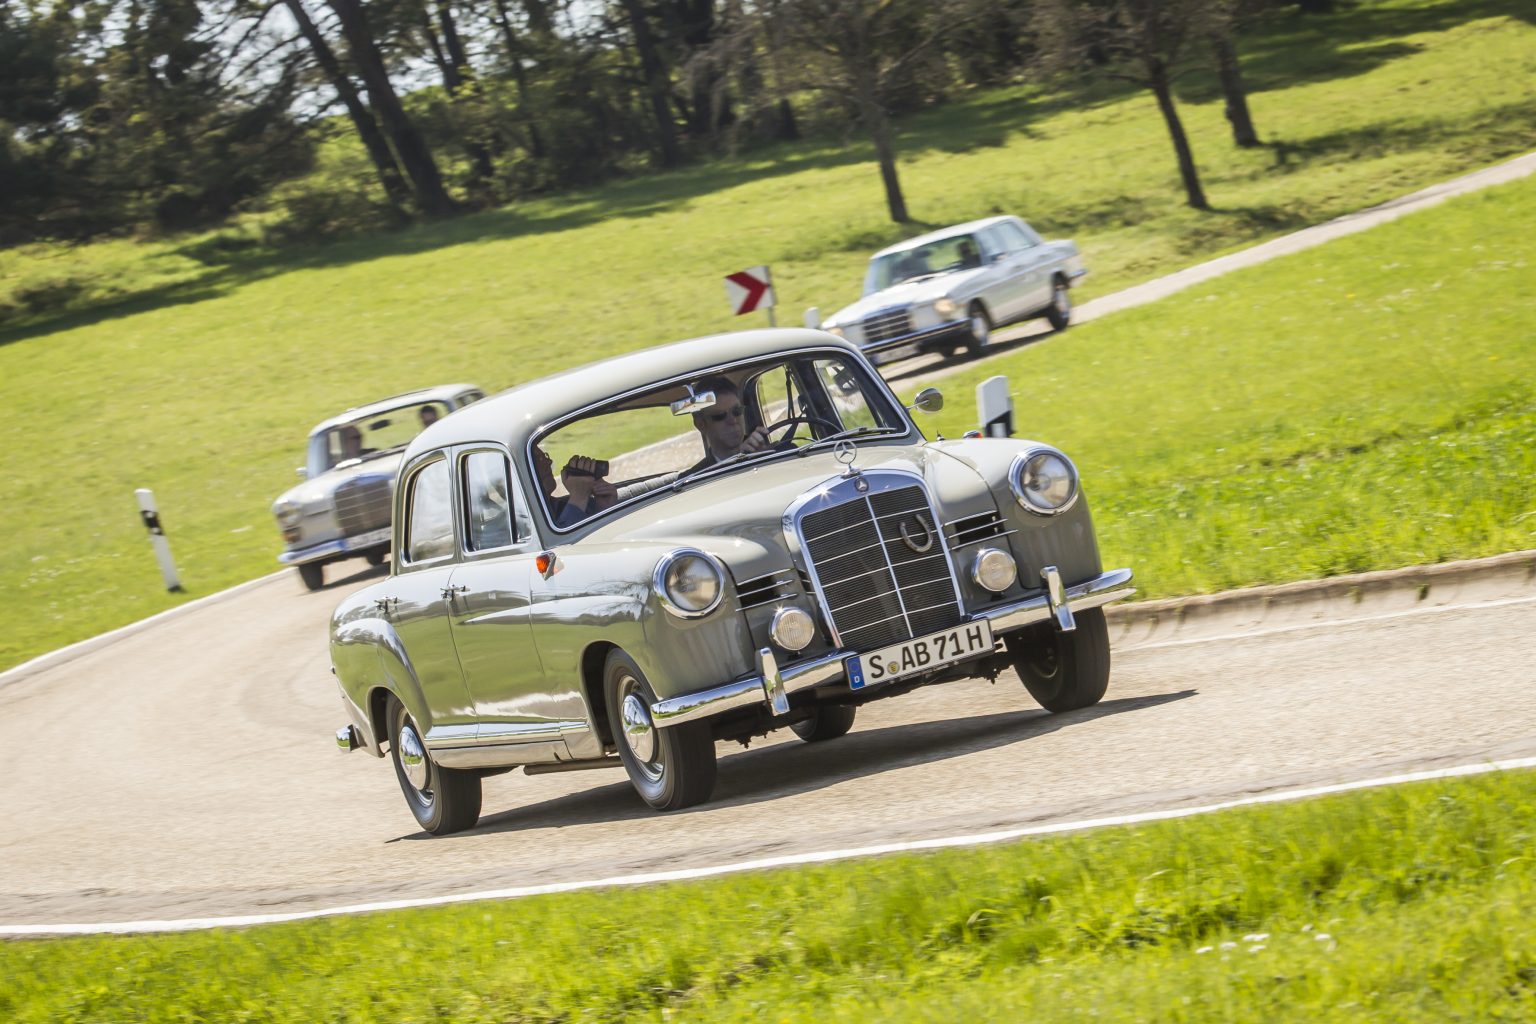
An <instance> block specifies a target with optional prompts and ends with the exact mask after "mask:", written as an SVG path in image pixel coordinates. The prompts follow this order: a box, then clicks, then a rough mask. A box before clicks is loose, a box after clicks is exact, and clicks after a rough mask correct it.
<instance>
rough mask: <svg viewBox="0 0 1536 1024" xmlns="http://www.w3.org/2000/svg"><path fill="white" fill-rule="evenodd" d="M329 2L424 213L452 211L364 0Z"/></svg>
mask: <svg viewBox="0 0 1536 1024" xmlns="http://www.w3.org/2000/svg"><path fill="white" fill-rule="evenodd" d="M326 3H327V4H329V5H330V8H331V10H333V11H335V12H336V17H337V19H338V20H340V22H341V31H342V34H343V35H345V36H346V39H347V45H348V47H350V49H351V51H352V60H353V61H354V62H355V63H356V65H357V69H358V72H359V74H361V75H362V78H363V85H364V87H365V88H366V89H367V90H368V100H369V102H370V103H371V104H372V105H373V109H374V111H375V112H376V113H377V114H378V116H379V120H380V121H381V122H383V125H384V130H385V131H387V132H388V133H389V137H390V138H391V139H392V140H394V144H395V154H396V155H397V156H398V157H399V158H400V165H401V166H402V167H404V168H405V173H406V176H407V177H409V178H410V179H411V186H412V188H413V190H414V191H415V193H416V203H417V205H418V206H420V207H421V210H422V212H423V213H425V214H427V215H428V216H432V217H442V216H446V215H448V214H450V213H452V212H453V210H454V206H453V200H452V199H450V198H448V192H447V190H446V189H445V188H443V178H442V175H441V174H440V173H438V169H437V161H436V160H434V159H433V157H432V151H431V150H430V149H428V148H427V144H426V142H425V141H423V140H422V137H421V134H420V133H419V132H417V131H416V126H415V125H414V124H413V123H412V122H411V119H410V117H409V116H408V115H407V114H406V112H405V108H404V107H402V106H401V105H400V97H399V96H397V95H395V87H394V86H393V85H391V84H390V81H389V72H388V70H387V69H386V68H385V67H384V58H383V56H382V55H380V53H379V48H378V45H377V44H376V43H375V42H374V38H373V33H372V31H371V30H370V29H369V27H368V18H367V16H366V15H365V14H364V12H363V5H362V2H361V0H326Z"/></svg>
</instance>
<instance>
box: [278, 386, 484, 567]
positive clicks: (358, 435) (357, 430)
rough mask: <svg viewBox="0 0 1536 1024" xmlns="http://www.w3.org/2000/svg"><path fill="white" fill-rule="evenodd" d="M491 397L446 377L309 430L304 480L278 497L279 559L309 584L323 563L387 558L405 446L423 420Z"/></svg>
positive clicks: (374, 561)
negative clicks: (392, 508) (397, 474)
mask: <svg viewBox="0 0 1536 1024" xmlns="http://www.w3.org/2000/svg"><path fill="white" fill-rule="evenodd" d="M484 397H485V392H484V391H482V390H480V389H479V388H477V387H475V386H474V385H473V384H443V385H440V386H438V387H433V388H424V389H423V390H421V391H412V392H410V393H408V394H404V395H395V396H394V397H393V398H382V399H380V400H379V401H377V402H372V403H370V404H368V405H364V406H360V407H358V408H355V409H348V410H347V411H346V412H344V413H342V414H341V415H339V416H332V417H331V418H330V419H328V420H325V421H324V422H322V423H320V424H318V425H317V426H316V427H315V428H314V429H313V430H311V431H310V432H309V443H308V445H307V446H306V448H307V450H306V453H305V459H304V463H305V464H304V465H303V466H300V467H299V470H298V473H299V476H301V477H303V478H304V482H303V483H301V484H298V485H297V486H295V487H291V488H289V489H288V490H287V491H286V492H284V493H283V495H282V496H281V497H279V498H278V499H277V501H275V502H273V504H272V515H273V517H274V518H275V519H276V520H277V528H278V531H279V532H280V533H281V534H282V536H283V551H282V553H281V554H279V555H278V556H277V560H278V561H279V562H281V563H283V564H284V565H291V566H293V567H295V568H296V569H298V571H299V578H300V579H302V580H303V581H304V586H305V587H307V588H308V589H310V590H319V589H320V588H321V587H323V586H325V566H326V565H328V564H329V563H331V562H338V561H341V560H342V559H344V558H358V557H362V558H366V559H367V560H368V563H369V564H370V565H379V564H381V563H382V562H383V561H384V559H385V557H386V556H387V555H388V554H389V512H390V503H391V501H392V500H393V488H394V486H395V471H396V470H397V469H399V467H400V454H401V453H402V452H403V451H405V446H406V444H407V443H409V442H410V440H411V438H413V437H415V436H416V434H417V433H419V432H420V431H421V429H422V427H424V426H425V425H427V424H429V423H436V422H437V421H438V420H440V419H442V418H443V417H444V416H447V415H448V414H449V413H450V412H453V411H454V410H455V409H462V408H463V407H464V406H466V405H468V404H470V403H471V402H477V401H479V400H480V399H482V398H484Z"/></svg>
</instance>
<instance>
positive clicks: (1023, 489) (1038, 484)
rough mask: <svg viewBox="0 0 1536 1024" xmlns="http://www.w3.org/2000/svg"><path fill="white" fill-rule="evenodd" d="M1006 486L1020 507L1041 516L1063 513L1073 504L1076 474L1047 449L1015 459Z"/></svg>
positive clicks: (1058, 453)
mask: <svg viewBox="0 0 1536 1024" xmlns="http://www.w3.org/2000/svg"><path fill="white" fill-rule="evenodd" d="M1008 482H1009V483H1010V484H1012V486H1013V496H1014V497H1015V498H1017V499H1018V501H1019V504H1020V505H1022V506H1024V507H1025V508H1026V509H1028V510H1029V511H1031V512H1035V513H1038V514H1040V515H1043V516H1053V515H1056V514H1057V513H1058V512H1065V511H1066V510H1067V509H1069V508H1071V507H1072V502H1074V501H1076V500H1077V470H1076V469H1074V468H1073V467H1072V463H1071V462H1069V461H1068V460H1067V457H1066V456H1065V455H1063V454H1061V453H1060V452H1058V451H1052V450H1050V449H1047V448H1040V449H1036V450H1035V451H1032V452H1030V453H1028V454H1027V455H1021V456H1019V457H1018V458H1017V459H1015V460H1014V462H1013V467H1012V470H1011V471H1010V472H1009V474H1008Z"/></svg>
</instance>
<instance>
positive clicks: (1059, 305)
mask: <svg viewBox="0 0 1536 1024" xmlns="http://www.w3.org/2000/svg"><path fill="white" fill-rule="evenodd" d="M1071 308H1072V299H1071V298H1070V297H1069V296H1068V295H1067V290H1066V289H1065V288H1063V287H1062V286H1061V285H1057V286H1056V312H1058V313H1065V312H1066V311H1067V310H1069V309H1071Z"/></svg>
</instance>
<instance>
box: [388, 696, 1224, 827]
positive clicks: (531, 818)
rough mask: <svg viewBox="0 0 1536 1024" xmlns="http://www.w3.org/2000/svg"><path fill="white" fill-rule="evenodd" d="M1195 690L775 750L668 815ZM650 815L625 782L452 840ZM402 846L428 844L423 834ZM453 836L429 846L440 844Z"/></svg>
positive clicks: (498, 817) (911, 763)
mask: <svg viewBox="0 0 1536 1024" xmlns="http://www.w3.org/2000/svg"><path fill="white" fill-rule="evenodd" d="M1196 693H1197V691H1195V690H1179V691H1175V692H1173V693H1161V694H1153V695H1151V696H1147V697H1123V698H1119V699H1116V700H1106V701H1104V702H1102V703H1100V704H1098V705H1095V706H1094V707H1091V708H1087V709H1085V710H1082V711H1073V712H1068V713H1066V714H1059V715H1052V714H1048V713H1047V712H1045V711H1014V712H1007V713H1004V714H995V715H974V716H971V717H967V718H958V719H944V720H941V721H934V722H919V723H914V724H912V725H901V726H889V727H886V728H880V729H870V730H867V731H864V730H859V729H858V728H857V727H855V729H854V731H853V732H850V733H849V734H848V735H847V736H845V737H843V738H842V739H840V740H837V741H836V742H835V743H817V744H805V743H794V744H779V745H775V746H772V747H766V748H763V749H760V750H749V751H746V752H744V753H740V754H735V755H732V756H729V757H722V758H721V759H720V776H719V782H718V783H717V784H716V787H715V796H714V798H713V799H712V800H711V801H710V802H709V803H707V804H703V805H701V806H699V807H693V808H689V809H687V810H684V811H674V812H672V816H676V815H694V814H710V813H713V812H716V811H719V810H723V809H726V808H730V807H741V806H746V805H751V804H760V803H761V804H771V803H773V802H775V801H779V800H784V799H787V798H790V797H795V796H799V795H801V794H803V793H811V792H815V791H816V790H819V789H825V788H827V787H829V786H835V785H838V784H840V783H843V782H847V781H850V780H853V779H859V778H865V777H868V776H871V775H876V774H879V773H882V772H890V771H899V770H901V769H904V768H911V767H915V766H917V765H923V764H932V763H935V762H938V761H944V760H948V759H950V758H954V757H962V756H965V755H966V754H973V753H976V752H978V751H982V750H990V749H994V748H997V747H1006V746H1009V745H1010V744H1014V743H1022V742H1026V741H1028V740H1031V739H1035V738H1038V737H1041V736H1046V735H1049V734H1050V733H1053V732H1056V731H1058V730H1060V729H1067V728H1071V727H1072V726H1074V725H1082V724H1085V723H1087V722H1093V721H1096V720H1098V719H1101V718H1107V717H1109V716H1112V715H1119V714H1125V713H1126V712H1131V711H1143V710H1146V709H1148V708H1154V707H1158V706H1159V705H1163V704H1169V703H1172V702H1174V701H1180V700H1185V699H1187V698H1189V697H1193V696H1195V695H1196ZM655 814H656V812H655V811H653V810H651V809H650V808H648V807H647V806H645V804H643V803H642V802H641V801H640V798H639V797H638V796H636V795H635V792H634V789H633V787H632V786H631V785H630V784H629V781H628V780H627V779H624V780H622V781H618V782H613V783H609V784H606V785H603V786H599V787H597V788H595V789H590V790H586V791H584V792H580V793H573V794H571V795H569V796H563V797H558V798H556V799H553V800H546V801H544V802H542V803H537V804H530V805H528V806H526V807H519V808H516V809H514V810H510V811H504V812H502V813H499V814H490V815H486V816H485V817H482V818H481V819H480V823H479V824H478V825H477V826H475V827H474V828H473V829H470V830H469V831H467V832H463V833H457V834H458V835H465V836H473V835H483V834H486V833H496V832H524V831H529V830H533V829H544V828H559V827H562V826H566V825H578V824H591V823H595V822H613V821H630V820H634V819H640V818H651V817H654V816H655ZM401 838H403V839H430V838H433V837H430V836H428V835H427V834H426V833H424V832H421V833H415V834H413V835H409V836H402V837H401ZM452 838H453V836H447V837H441V838H436V839H433V841H434V842H441V841H443V839H452Z"/></svg>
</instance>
